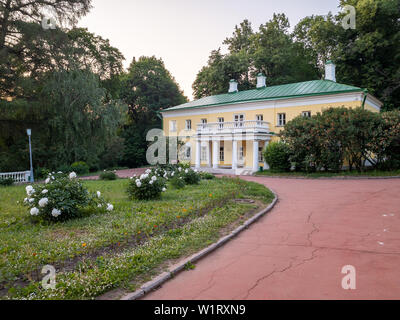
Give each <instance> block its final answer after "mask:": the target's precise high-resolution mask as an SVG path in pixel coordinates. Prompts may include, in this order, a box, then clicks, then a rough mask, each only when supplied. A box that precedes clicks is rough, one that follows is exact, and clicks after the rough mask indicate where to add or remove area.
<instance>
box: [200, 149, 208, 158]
mask: <svg viewBox="0 0 400 320" xmlns="http://www.w3.org/2000/svg"><path fill="white" fill-rule="evenodd" d="M201 161H207V147H206V146H204V147H201Z"/></svg>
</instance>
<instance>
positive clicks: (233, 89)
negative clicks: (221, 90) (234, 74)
mask: <svg viewBox="0 0 400 320" xmlns="http://www.w3.org/2000/svg"><path fill="white" fill-rule="evenodd" d="M238 91H239V90H238V83H237V81H236V80H233V79H232V80H231V81H230V82H229V93H233V92H238Z"/></svg>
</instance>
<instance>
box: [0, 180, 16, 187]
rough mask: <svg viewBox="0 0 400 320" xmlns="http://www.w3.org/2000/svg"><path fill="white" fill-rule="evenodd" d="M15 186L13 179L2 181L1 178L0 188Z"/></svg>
mask: <svg viewBox="0 0 400 320" xmlns="http://www.w3.org/2000/svg"><path fill="white" fill-rule="evenodd" d="M13 184H14V179H13V178H6V179H1V178H0V186H4V187H7V186H12V185H13Z"/></svg>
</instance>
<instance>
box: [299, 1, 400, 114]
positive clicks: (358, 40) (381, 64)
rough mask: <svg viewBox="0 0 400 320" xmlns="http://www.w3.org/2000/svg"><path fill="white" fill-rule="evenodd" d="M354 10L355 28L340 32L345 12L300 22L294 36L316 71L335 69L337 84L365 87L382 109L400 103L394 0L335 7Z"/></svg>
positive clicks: (396, 3) (399, 13) (399, 51)
mask: <svg viewBox="0 0 400 320" xmlns="http://www.w3.org/2000/svg"><path fill="white" fill-rule="evenodd" d="M346 5H351V6H353V7H354V8H355V10H356V13H357V16H356V28H355V29H354V30H353V29H347V30H345V29H344V28H343V27H342V20H343V18H344V17H345V15H346V14H347V13H348V12H346V10H342V12H340V13H338V14H337V15H336V16H332V14H329V15H328V17H323V16H312V17H307V18H304V19H303V20H302V21H300V22H299V24H298V25H297V26H296V28H295V31H294V34H293V36H294V37H295V38H296V40H297V41H299V42H300V43H302V44H303V45H304V47H305V48H306V49H307V50H308V51H309V52H310V54H311V56H312V57H313V60H314V61H313V63H314V64H315V65H317V66H318V67H319V68H320V70H321V72H322V71H323V65H324V63H325V61H326V60H328V59H331V60H333V61H334V62H335V63H336V65H337V79H338V81H339V82H341V83H346V84H349V85H354V86H358V87H361V88H368V89H369V91H370V93H371V94H373V95H374V96H376V97H377V98H379V99H380V100H381V101H383V102H384V109H386V110H391V109H394V108H398V107H399V105H398V102H399V101H400V86H399V81H400V71H399V70H400V60H399V59H398V57H399V54H400V46H399V44H398V43H399V32H400V24H399V19H400V10H399V5H400V2H399V0H376V1H371V0H341V1H340V7H341V8H342V9H344V7H345V6H346Z"/></svg>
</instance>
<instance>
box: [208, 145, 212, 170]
mask: <svg viewBox="0 0 400 320" xmlns="http://www.w3.org/2000/svg"><path fill="white" fill-rule="evenodd" d="M207 162H208V167H209V168H212V156H211V146H210V141H207Z"/></svg>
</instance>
